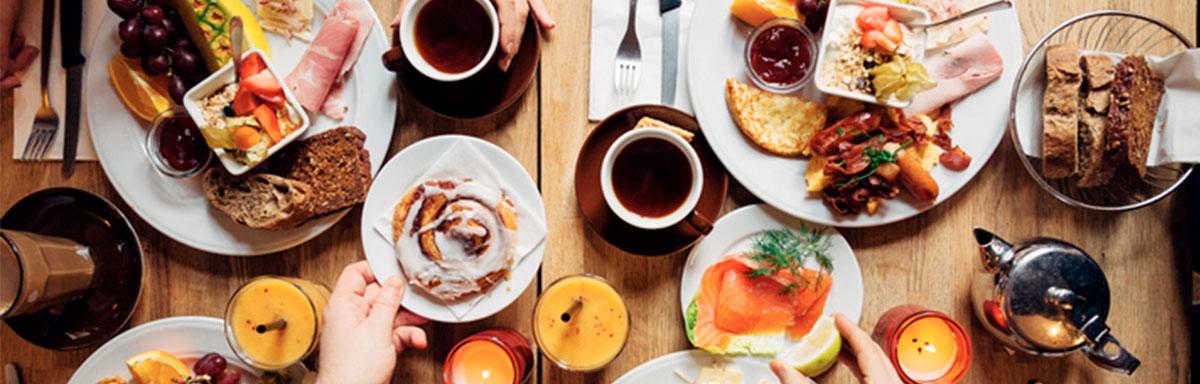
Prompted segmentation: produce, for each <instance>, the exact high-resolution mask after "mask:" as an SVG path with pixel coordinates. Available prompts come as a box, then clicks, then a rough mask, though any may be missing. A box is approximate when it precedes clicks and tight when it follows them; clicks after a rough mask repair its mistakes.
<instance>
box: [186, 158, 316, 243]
mask: <svg viewBox="0 0 1200 384" xmlns="http://www.w3.org/2000/svg"><path fill="white" fill-rule="evenodd" d="M203 187H204V197H205V198H207V199H208V202H209V203H211V204H212V205H213V207H216V208H217V209H218V210H220V211H221V212H224V213H225V214H227V215H229V217H231V218H233V220H234V221H237V222H238V223H241V224H243V225H246V226H248V227H251V228H259V229H283V228H290V227H294V226H296V225H299V224H300V223H303V222H305V221H308V219H309V218H311V217H312V216H313V212H312V208H311V204H310V200H311V199H312V196H313V193H312V187H311V186H309V185H308V184H307V183H305V182H302V181H298V180H293V179H289V178H286V177H280V176H276V175H271V174H266V173H256V174H251V175H248V176H231V175H229V174H228V173H226V172H225V171H224V170H221V169H218V168H210V169H209V170H208V171H206V172H205V173H204V182H203Z"/></svg>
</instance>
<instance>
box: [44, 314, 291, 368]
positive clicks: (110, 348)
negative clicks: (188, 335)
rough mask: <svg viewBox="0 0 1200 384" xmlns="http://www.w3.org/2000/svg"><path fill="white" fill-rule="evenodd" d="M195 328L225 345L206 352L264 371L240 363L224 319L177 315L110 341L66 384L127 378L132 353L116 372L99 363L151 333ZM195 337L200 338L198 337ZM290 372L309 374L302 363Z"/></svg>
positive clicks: (145, 325) (141, 325) (174, 352)
mask: <svg viewBox="0 0 1200 384" xmlns="http://www.w3.org/2000/svg"><path fill="white" fill-rule="evenodd" d="M196 329H199V330H200V331H203V332H208V331H213V332H214V334H213V335H206V336H203V337H205V338H210V337H211V338H217V339H218V340H219V341H220V342H219V343H218V344H219V345H221V346H224V347H223V348H218V349H220V350H213V351H206V352H216V353H219V354H221V355H222V356H224V357H225V359H226V360H227V361H228V362H229V363H230V364H236V365H238V366H239V367H241V368H243V369H248V370H250V371H252V372H254V373H256V374H259V373H261V371H259V370H255V369H251V368H250V367H249V366H247V365H246V364H244V363H242V362H241V361H239V360H237V356H236V355H235V354H234V352H233V349H232V348H231V347H229V343H228V342H225V321H224V320H221V319H218V318H215V317H208V316H174V317H166V318H162V319H158V320H154V321H151V322H148V323H144V324H140V325H138V326H136V327H133V328H131V329H129V330H127V331H125V332H122V333H121V334H119V335H117V336H116V337H114V338H112V339H111V340H109V341H107V342H105V343H104V345H102V346H100V348H97V349H96V350H95V351H93V352H92V354H91V355H88V358H87V359H86V360H84V361H83V364H80V365H79V367H78V368H76V369H75V372H74V373H72V374H71V378H70V379H68V380H67V383H68V384H92V383H95V382H96V381H99V379H101V378H105V377H109V376H112V375H124V374H125V373H127V371H126V368H125V365H124V364H123V363H124V361H125V359H128V358H130V357H133V355H132V354H131V355H129V356H124V357H120V358H119V359H120V361H121V362H122V364H121V366H120V367H119V368H117V369H114V370H106V369H105V368H107V367H101V366H100V364H102V362H101V361H100V360H102V359H104V358H105V357H106V356H109V355H111V354H113V353H116V352H118V351H119V350H120V349H121V348H122V347H124V346H126V345H128V344H133V343H136V342H138V340H139V339H141V338H143V337H148V336H146V335H148V334H149V335H153V334H154V333H161V332H183V331H188V330H196ZM196 337H200V336H196ZM160 349H163V351H164V352H167V353H172V354H176V353H188V352H195V351H182V350H174V349H171V348H169V347H163V348H160ZM139 352H143V351H140V350H139V351H137V352H134V353H139ZM95 372H107V373H95ZM288 372H289V373H290V374H292V375H296V374H300V375H301V376H299V377H294V378H295V379H299V378H301V377H302V376H303V375H304V374H307V373H308V372H309V371H308V368H307V367H305V366H304V364H303V363H300V364H296V365H294V366H292V367H289V368H288ZM89 375H91V376H93V377H92V378H91V379H89V378H88V376H89ZM92 379H95V380H92Z"/></svg>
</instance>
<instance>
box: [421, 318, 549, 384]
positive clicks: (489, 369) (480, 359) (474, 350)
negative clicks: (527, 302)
mask: <svg viewBox="0 0 1200 384" xmlns="http://www.w3.org/2000/svg"><path fill="white" fill-rule="evenodd" d="M532 372H533V349H532V348H530V342H529V339H527V338H525V336H524V335H522V334H521V333H520V332H517V331H516V330H514V329H510V328H500V329H493V330H487V331H483V332H479V333H476V334H474V335H471V336H468V337H467V338H465V339H462V341H459V342H458V344H456V345H455V346H454V349H451V350H450V354H449V355H446V362H445V364H443V368H442V380H443V381H444V382H445V383H447V384H521V383H527V382H529V381H530V378H531V377H533V374H532Z"/></svg>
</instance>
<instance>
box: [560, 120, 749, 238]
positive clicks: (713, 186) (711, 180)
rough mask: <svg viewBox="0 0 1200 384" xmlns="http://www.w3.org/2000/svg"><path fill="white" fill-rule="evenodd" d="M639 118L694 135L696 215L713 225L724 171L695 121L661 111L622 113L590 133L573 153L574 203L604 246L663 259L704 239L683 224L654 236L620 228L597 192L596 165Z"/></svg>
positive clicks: (725, 181)
mask: <svg viewBox="0 0 1200 384" xmlns="http://www.w3.org/2000/svg"><path fill="white" fill-rule="evenodd" d="M643 116H650V117H653V118H655V119H659V120H662V121H665V122H667V123H670V124H672V125H675V126H677V127H680V128H683V129H687V130H690V131H692V132H696V139H695V140H693V141H692V148H693V149H695V150H696V154H698V155H700V163H701V165H702V166H703V167H704V189H703V191H701V192H700V202H699V203H697V204H696V210H698V211H700V213H702V214H704V215H705V216H706V217H708V218H711V219H712V220H713V221H716V220H717V214H719V213H720V211H721V206H722V205H724V203H725V196H726V193H727V192H728V189H729V176H728V174H727V173H725V166H723V165H721V162H720V161H719V160H717V157H716V155H714V154H713V153H712V150H711V149H709V147H708V143H707V142H705V141H704V140H705V139H704V135H703V134H702V133H701V131H700V124H699V123H697V122H696V118H695V117H692V116H691V115H688V114H686V113H684V112H682V111H680V110H678V109H675V108H671V107H667V106H663V105H635V106H631V107H626V108H625V109H621V110H619V111H616V112H613V114H611V115H608V117H606V118H604V121H601V122H600V124H599V125H597V126H596V129H594V130H592V133H591V134H589V135H588V138H587V140H585V141H584V142H583V148H580V149H579V158H577V159H576V160H575V200H576V201H578V202H579V211H580V212H581V213H583V218H584V220H585V221H587V223H588V227H590V228H591V229H592V230H593V231H595V232H596V234H598V235H600V237H601V238H603V239H604V241H607V242H608V243H609V244H612V245H613V246H615V247H617V248H620V249H621V250H622V251H625V252H629V253H632V254H635V255H642V256H661V255H668V254H672V253H675V252H678V251H681V250H683V249H685V248H687V247H689V246H691V245H692V244H694V243H695V242H696V241H697V240H700V238H701V237H702V236H703V235H704V234H703V233H700V232H699V231H697V230H695V229H694V228H692V227H691V226H690V225H688V224H687V223H684V222H680V223H678V224H675V225H674V226H671V227H667V228H663V229H659V230H645V229H641V228H637V227H634V226H632V225H629V224H626V223H625V222H624V221H622V220H621V219H620V218H619V217H617V215H616V214H615V213H613V212H612V210H611V209H609V208H608V204H607V203H606V202H605V201H604V194H603V193H602V192H601V191H600V164H601V162H603V160H604V153H605V152H607V151H608V147H609V146H610V145H612V143H613V142H614V141H616V140H617V137H619V136H621V134H624V133H625V132H626V131H628V130H630V129H633V125H634V124H637V121H638V119H641V118H642V117H643Z"/></svg>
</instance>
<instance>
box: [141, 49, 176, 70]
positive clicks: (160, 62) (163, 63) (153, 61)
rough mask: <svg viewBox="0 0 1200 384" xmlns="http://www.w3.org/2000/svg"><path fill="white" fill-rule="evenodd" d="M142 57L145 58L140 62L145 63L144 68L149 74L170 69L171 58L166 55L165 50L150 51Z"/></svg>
mask: <svg viewBox="0 0 1200 384" xmlns="http://www.w3.org/2000/svg"><path fill="white" fill-rule="evenodd" d="M143 59H145V60H146V61H145V62H143V63H142V64H144V65H145V68H144V69H145V70H146V73H149V74H151V75H158V74H163V73H167V71H169V70H171V59H170V58H168V57H167V54H166V52H162V51H159V52H155V53H151V54H150V55H149V56H146V57H144V58H143Z"/></svg>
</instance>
